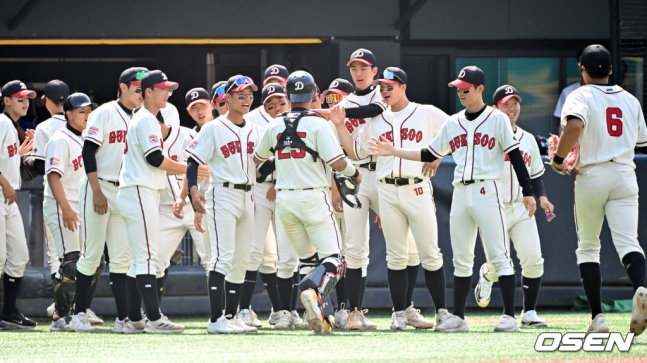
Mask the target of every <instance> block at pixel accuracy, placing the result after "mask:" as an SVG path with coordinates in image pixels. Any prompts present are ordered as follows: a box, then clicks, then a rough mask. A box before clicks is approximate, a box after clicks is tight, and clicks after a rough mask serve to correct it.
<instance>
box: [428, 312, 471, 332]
mask: <svg viewBox="0 0 647 363" xmlns="http://www.w3.org/2000/svg"><path fill="white" fill-rule="evenodd" d="M434 331H438V332H443V333H463V332H468V331H470V327H469V325H467V322H466V321H465V319H462V318H461V317H460V316H456V315H452V316H450V317H448V318H446V319H445V321H443V322H442V323H441V324H438V325H436V329H434Z"/></svg>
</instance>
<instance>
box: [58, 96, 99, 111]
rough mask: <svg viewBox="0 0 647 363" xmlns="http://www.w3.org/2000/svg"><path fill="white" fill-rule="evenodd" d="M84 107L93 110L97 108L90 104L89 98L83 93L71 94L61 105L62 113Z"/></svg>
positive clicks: (92, 103) (95, 105)
mask: <svg viewBox="0 0 647 363" xmlns="http://www.w3.org/2000/svg"><path fill="white" fill-rule="evenodd" d="M85 106H90V107H91V108H92V109H93V110H94V109H95V108H97V104H96V103H94V102H92V100H91V99H90V97H88V95H86V94H85V93H80V92H77V93H72V94H71V95H69V96H67V99H66V100H65V103H63V111H70V110H74V109H77V108H81V107H85Z"/></svg>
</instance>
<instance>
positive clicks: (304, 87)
mask: <svg viewBox="0 0 647 363" xmlns="http://www.w3.org/2000/svg"><path fill="white" fill-rule="evenodd" d="M285 91H286V93H287V95H288V100H289V101H290V102H293V103H294V102H297V103H302V102H310V101H312V96H314V94H315V79H314V78H313V77H312V75H311V74H310V73H308V72H306V71H296V72H293V73H291V74H290V75H289V76H288V80H287V82H286V83H285Z"/></svg>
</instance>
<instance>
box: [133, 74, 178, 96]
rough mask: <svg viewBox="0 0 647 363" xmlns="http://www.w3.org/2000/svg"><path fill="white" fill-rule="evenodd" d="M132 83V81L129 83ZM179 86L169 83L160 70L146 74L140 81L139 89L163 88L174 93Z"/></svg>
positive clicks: (175, 83)
mask: <svg viewBox="0 0 647 363" xmlns="http://www.w3.org/2000/svg"><path fill="white" fill-rule="evenodd" d="M131 83H132V81H131ZM179 86H180V85H179V84H177V82H171V81H169V80H168V77H166V74H164V72H162V71H160V70H154V71H150V72H147V73H146V74H145V75H144V76H143V77H142V79H141V87H142V89H143V90H145V89H147V88H153V87H157V88H163V89H170V90H171V91H175V90H176V89H177V88H178V87H179Z"/></svg>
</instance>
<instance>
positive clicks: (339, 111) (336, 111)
mask: <svg viewBox="0 0 647 363" xmlns="http://www.w3.org/2000/svg"><path fill="white" fill-rule="evenodd" d="M345 119H346V109H345V108H344V107H343V106H340V105H336V106H334V107H333V108H332V109H331V110H330V121H332V123H334V124H335V125H341V124H343V123H344V120H345Z"/></svg>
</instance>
